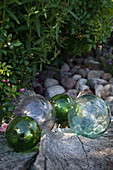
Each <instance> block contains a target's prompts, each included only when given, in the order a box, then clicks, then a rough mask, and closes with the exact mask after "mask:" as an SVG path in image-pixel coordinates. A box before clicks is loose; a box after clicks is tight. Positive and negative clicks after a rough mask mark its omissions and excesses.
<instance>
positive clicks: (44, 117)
mask: <svg viewBox="0 0 113 170" xmlns="http://www.w3.org/2000/svg"><path fill="white" fill-rule="evenodd" d="M14 113H15V117H17V116H21V115H25V116H30V117H32V118H33V119H35V120H36V121H37V122H38V124H39V126H40V129H41V131H42V130H46V129H49V130H51V129H52V128H53V126H54V124H55V120H56V115H55V109H54V108H53V106H52V105H51V103H50V102H49V101H48V100H46V99H45V98H44V97H43V96H41V95H33V96H29V97H26V98H24V99H23V100H22V101H21V102H20V103H19V104H18V105H17V106H16V108H15V110H14Z"/></svg>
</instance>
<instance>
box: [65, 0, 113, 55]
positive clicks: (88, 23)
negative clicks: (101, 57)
mask: <svg viewBox="0 0 113 170" xmlns="http://www.w3.org/2000/svg"><path fill="white" fill-rule="evenodd" d="M65 10H66V11H68V13H67V14H66V18H65V21H66V24H65V25H64V28H63V31H62V32H63V33H64V34H63V37H66V39H65V41H64V43H65V46H66V49H67V50H68V51H70V52H71V53H73V54H78V55H82V54H85V55H86V54H87V53H88V52H90V51H91V49H92V48H93V47H94V48H96V45H97V44H99V45H101V44H102V42H104V43H107V38H108V37H109V36H110V33H111V28H112V22H113V21H112V18H113V12H112V11H113V1H111V0H96V1H95V0H94V1H92V0H86V1H84V0H76V1H72V5H70V6H68V8H65ZM66 30H67V32H66Z"/></svg>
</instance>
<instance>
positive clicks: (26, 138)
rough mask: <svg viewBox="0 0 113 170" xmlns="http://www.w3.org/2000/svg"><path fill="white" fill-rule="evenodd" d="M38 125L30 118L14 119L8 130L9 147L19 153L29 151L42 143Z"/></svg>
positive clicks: (20, 117)
mask: <svg viewBox="0 0 113 170" xmlns="http://www.w3.org/2000/svg"><path fill="white" fill-rule="evenodd" d="M40 136H41V132H40V128H39V125H38V123H37V122H36V121H35V120H34V119H32V118H31V117H28V116H19V117H16V118H14V119H13V120H12V121H11V122H10V123H9V124H8V126H7V128H6V140H7V143H8V145H9V146H10V147H11V148H13V149H14V150H15V151H18V152H25V151H29V150H31V149H32V148H34V147H35V146H36V145H37V143H38V142H39V141H40Z"/></svg>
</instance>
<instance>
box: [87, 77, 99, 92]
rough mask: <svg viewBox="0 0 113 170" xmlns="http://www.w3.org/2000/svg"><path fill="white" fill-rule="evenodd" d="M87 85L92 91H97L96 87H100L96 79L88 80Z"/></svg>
mask: <svg viewBox="0 0 113 170" xmlns="http://www.w3.org/2000/svg"><path fill="white" fill-rule="evenodd" d="M87 85H88V86H89V87H90V88H91V89H95V86H97V85H98V82H97V80H96V78H88V80H87Z"/></svg>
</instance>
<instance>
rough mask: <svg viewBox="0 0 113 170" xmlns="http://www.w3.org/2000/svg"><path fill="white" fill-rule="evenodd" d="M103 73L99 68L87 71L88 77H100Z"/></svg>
mask: <svg viewBox="0 0 113 170" xmlns="http://www.w3.org/2000/svg"><path fill="white" fill-rule="evenodd" d="M103 74H104V71H101V70H91V71H89V72H88V79H90V78H100V77H101V76H102V75H103Z"/></svg>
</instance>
